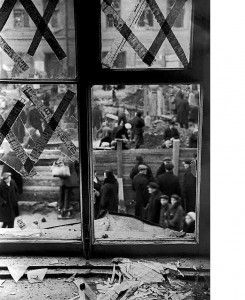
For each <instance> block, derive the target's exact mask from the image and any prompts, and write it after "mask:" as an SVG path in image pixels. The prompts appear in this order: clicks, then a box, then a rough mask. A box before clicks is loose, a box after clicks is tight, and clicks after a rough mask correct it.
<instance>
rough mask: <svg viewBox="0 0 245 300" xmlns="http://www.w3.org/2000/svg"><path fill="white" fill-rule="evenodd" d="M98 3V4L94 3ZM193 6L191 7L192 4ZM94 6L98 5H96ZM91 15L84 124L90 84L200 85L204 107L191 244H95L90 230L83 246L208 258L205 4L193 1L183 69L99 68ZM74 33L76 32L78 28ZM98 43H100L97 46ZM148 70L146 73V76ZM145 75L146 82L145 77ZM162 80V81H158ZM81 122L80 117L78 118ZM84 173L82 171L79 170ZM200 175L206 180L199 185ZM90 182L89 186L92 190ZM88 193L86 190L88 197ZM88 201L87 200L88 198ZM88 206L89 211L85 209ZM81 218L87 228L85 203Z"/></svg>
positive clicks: (102, 251) (96, 251)
mask: <svg viewBox="0 0 245 300" xmlns="http://www.w3.org/2000/svg"><path fill="white" fill-rule="evenodd" d="M98 2H100V1H98ZM194 2H195V3H194ZM98 5H99V4H98ZM86 6H87V7H88V10H92V5H91V6H90V4H87V5H86ZM93 6H94V8H93V11H94V12H96V19H97V20H99V21H98V22H97V23H96V25H95V26H92V27H91V31H90V35H91V36H89V35H86V37H87V39H88V40H87V42H88V43H89V44H90V46H91V45H93V47H91V48H92V51H91V48H90V51H89V52H88V51H87V52H86V54H87V57H88V59H87V61H88V62H90V63H86V67H85V68H86V70H90V71H91V74H93V75H91V76H88V77H87V78H86V82H85V83H84V89H85V90H86V91H87V93H86V94H87V97H88V98H87V99H86V106H87V107H89V111H88V112H87V122H88V124H89V126H91V108H90V99H91V87H92V86H93V85H104V84H110V85H116V84H119V83H123V84H200V87H201V98H202V103H203V124H202V128H201V130H200V131H201V132H202V134H201V136H202V145H201V148H200V149H198V151H199V154H200V153H201V156H200V155H199V166H201V172H200V176H199V178H198V181H199V182H200V187H199V189H198V190H199V193H200V197H199V198H198V199H199V200H198V201H200V205H199V210H200V212H199V219H198V221H197V226H199V234H198V235H197V236H196V240H195V241H184V240H180V239H178V240H175V241H173V240H172V241H170V240H165V241H162V240H154V241H152V240H147V241H144V242H142V241H137V240H130V241H124V240H121V241H115V240H114V241H112V240H110V241H109V240H100V241H98V240H97V241H95V239H94V237H93V231H94V229H93V228H92V229H91V232H90V237H91V238H92V239H91V240H90V244H89V246H88V249H89V255H93V256H102V255H103V256H104V257H105V256H114V255H121V256H123V255H127V256H128V255H136V254H137V255H165V254H166V255H167V254H171V255H173V254H202V255H208V254H209V251H210V249H209V245H210V223H209V221H210V215H209V214H210V193H209V189H210V186H209V178H210V166H209V163H210V155H209V144H210V141H209V131H210V116H209V112H210V100H209V63H210V58H209V1H208V2H205V3H203V2H202V1H201V0H197V1H192V29H191V32H192V34H191V36H192V40H191V44H192V51H191V53H190V67H189V68H187V69H176V68H175V69H154V68H151V69H141V68H140V69H125V70H121V69H110V70H109V69H103V68H102V67H101V61H100V60H99V59H98V55H97V53H101V50H102V43H101V37H102V34H101V32H100V28H101V27H100V26H101V24H100V22H101V18H102V17H101V12H100V8H98V7H96V8H95V5H93ZM78 30H79V29H78ZM98 41H99V42H98ZM89 58H90V59H89ZM149 72H150V73H149ZM147 75H150V77H149V78H150V80H149V79H147ZM159 78H161V81H159ZM82 119H84V115H83V117H82ZM87 137H88V139H89V141H88V142H89V145H90V149H91V150H90V151H92V146H91V145H92V137H91V133H89V134H88V135H87ZM91 156H92V155H90V157H89V158H88V162H90V163H91V162H92V157H91ZM84 171H85V170H84ZM87 172H88V173H87V176H89V174H92V164H91V165H90V166H88V169H87ZM201 177H202V178H205V181H204V180H203V181H201ZM91 188H92V182H90V187H88V189H90V190H91ZM89 194H90V191H89V190H88V191H87V196H88V197H89ZM91 199H92V198H91ZM89 208H90V209H89ZM84 215H86V218H88V219H89V220H90V222H89V226H91V224H92V220H91V216H92V211H91V205H89V204H87V206H86V207H84Z"/></svg>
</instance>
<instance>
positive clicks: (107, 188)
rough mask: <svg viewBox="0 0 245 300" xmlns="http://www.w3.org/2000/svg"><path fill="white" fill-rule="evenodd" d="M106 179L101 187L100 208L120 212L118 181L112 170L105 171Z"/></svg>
mask: <svg viewBox="0 0 245 300" xmlns="http://www.w3.org/2000/svg"><path fill="white" fill-rule="evenodd" d="M104 177H105V180H104V182H103V185H102V187H101V200H100V208H101V209H103V210H108V211H109V212H118V202H119V200H118V189H119V187H118V181H117V179H116V177H115V176H114V174H113V172H112V171H111V170H106V171H105V173H104Z"/></svg>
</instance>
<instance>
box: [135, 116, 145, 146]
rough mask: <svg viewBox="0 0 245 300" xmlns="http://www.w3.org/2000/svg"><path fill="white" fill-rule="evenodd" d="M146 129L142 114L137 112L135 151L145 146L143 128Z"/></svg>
mask: <svg viewBox="0 0 245 300" xmlns="http://www.w3.org/2000/svg"><path fill="white" fill-rule="evenodd" d="M144 127H145V121H144V119H143V118H142V113H141V112H137V114H136V117H135V121H134V141H135V149H138V148H139V147H140V146H141V145H143V144H144V137H143V128H144Z"/></svg>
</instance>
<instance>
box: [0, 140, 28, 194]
mask: <svg viewBox="0 0 245 300" xmlns="http://www.w3.org/2000/svg"><path fill="white" fill-rule="evenodd" d="M3 149H4V155H3V156H2V157H1V161H2V162H3V168H2V175H3V173H6V172H9V173H11V178H12V181H14V182H15V183H16V185H17V188H18V193H19V194H22V192H23V178H22V176H21V175H20V174H19V173H18V172H17V171H20V169H21V168H22V163H21V161H20V159H19V158H18V157H17V156H16V154H15V152H14V151H11V148H10V145H9V143H8V142H5V141H4V143H3Z"/></svg>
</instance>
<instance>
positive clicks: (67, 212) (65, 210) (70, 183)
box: [58, 160, 80, 219]
mask: <svg viewBox="0 0 245 300" xmlns="http://www.w3.org/2000/svg"><path fill="white" fill-rule="evenodd" d="M65 165H68V167H69V170H70V176H67V177H64V178H62V177H61V178H60V179H61V185H60V199H59V207H58V218H59V219H61V218H66V219H68V218H72V211H73V207H72V206H71V200H73V198H74V196H73V192H74V190H75V189H79V187H80V183H79V176H78V170H77V163H76V162H73V161H70V160H69V161H68V162H65Z"/></svg>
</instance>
